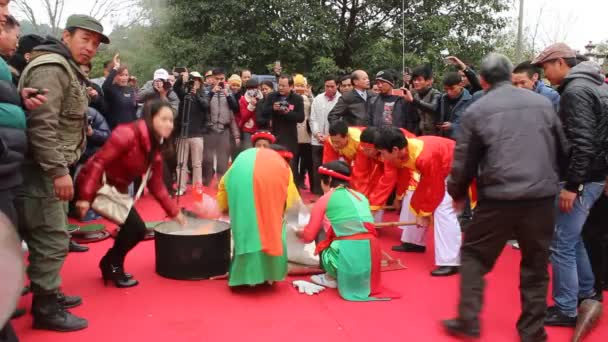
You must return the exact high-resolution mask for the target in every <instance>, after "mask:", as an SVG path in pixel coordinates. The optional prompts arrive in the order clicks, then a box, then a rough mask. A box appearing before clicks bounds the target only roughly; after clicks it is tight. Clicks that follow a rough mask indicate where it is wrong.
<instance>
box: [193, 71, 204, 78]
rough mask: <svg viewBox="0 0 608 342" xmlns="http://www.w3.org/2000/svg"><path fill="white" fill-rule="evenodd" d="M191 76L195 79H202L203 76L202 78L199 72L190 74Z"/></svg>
mask: <svg viewBox="0 0 608 342" xmlns="http://www.w3.org/2000/svg"><path fill="white" fill-rule="evenodd" d="M190 76H192V77H194V78H200V79H202V78H203V76H201V74H200V73H199V72H198V71H193V72H191V73H190Z"/></svg>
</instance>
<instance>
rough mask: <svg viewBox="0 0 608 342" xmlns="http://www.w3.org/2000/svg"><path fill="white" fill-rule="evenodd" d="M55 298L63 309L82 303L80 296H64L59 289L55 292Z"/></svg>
mask: <svg viewBox="0 0 608 342" xmlns="http://www.w3.org/2000/svg"><path fill="white" fill-rule="evenodd" d="M57 300H58V301H59V304H60V305H61V306H63V308H64V309H71V308H75V307H77V306H80V305H81V304H82V298H80V297H78V296H66V295H65V293H63V292H61V291H59V292H58V293H57Z"/></svg>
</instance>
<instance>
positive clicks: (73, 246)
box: [69, 240, 89, 253]
mask: <svg viewBox="0 0 608 342" xmlns="http://www.w3.org/2000/svg"><path fill="white" fill-rule="evenodd" d="M69 249H70V252H76V253H82V252H88V251H89V247H87V246H83V245H81V244H79V243H77V242H76V241H74V240H70V246H69Z"/></svg>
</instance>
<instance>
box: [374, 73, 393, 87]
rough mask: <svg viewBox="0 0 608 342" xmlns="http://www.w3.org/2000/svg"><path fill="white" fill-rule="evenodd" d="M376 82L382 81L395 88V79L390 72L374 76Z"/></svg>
mask: <svg viewBox="0 0 608 342" xmlns="http://www.w3.org/2000/svg"><path fill="white" fill-rule="evenodd" d="M376 81H382V82H386V83H388V84H390V85H391V86H395V78H394V76H393V73H392V72H391V71H390V70H382V71H380V72H378V73H377V74H376Z"/></svg>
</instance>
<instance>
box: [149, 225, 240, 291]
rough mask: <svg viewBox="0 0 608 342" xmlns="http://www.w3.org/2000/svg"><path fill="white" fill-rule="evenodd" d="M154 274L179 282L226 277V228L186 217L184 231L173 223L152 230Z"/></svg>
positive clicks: (227, 228) (226, 226) (227, 266)
mask: <svg viewBox="0 0 608 342" xmlns="http://www.w3.org/2000/svg"><path fill="white" fill-rule="evenodd" d="M154 234H155V239H154V246H155V249H156V273H158V274H159V275H161V276H163V277H166V278H172V279H182V280H197V279H208V278H210V277H214V276H219V275H223V274H226V273H227V272H228V268H229V266H230V225H229V224H228V223H226V222H221V221H215V220H205V219H200V218H195V217H188V223H187V225H186V226H185V227H182V226H180V225H179V224H177V223H176V222H174V221H168V222H164V223H161V224H159V225H158V226H156V227H155V228H154Z"/></svg>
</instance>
